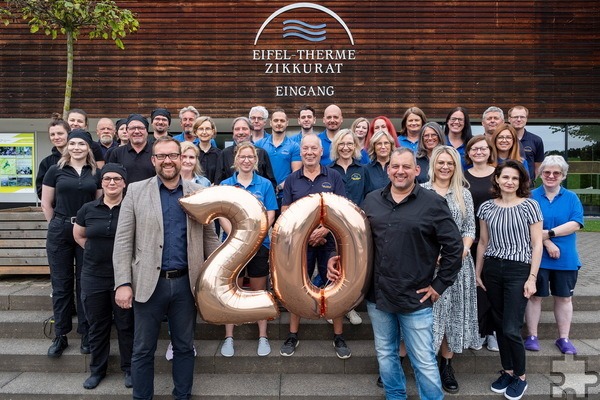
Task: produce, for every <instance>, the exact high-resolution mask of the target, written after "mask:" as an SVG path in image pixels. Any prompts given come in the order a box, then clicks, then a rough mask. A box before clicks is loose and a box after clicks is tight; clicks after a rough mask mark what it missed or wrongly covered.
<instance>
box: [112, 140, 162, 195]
mask: <svg viewBox="0 0 600 400" xmlns="http://www.w3.org/2000/svg"><path fill="white" fill-rule="evenodd" d="M107 162H109V163H118V164H121V165H123V166H124V167H125V170H127V184H128V185H129V184H130V183H133V182H139V181H143V180H144V179H148V178H152V177H153V176H154V175H156V170H155V169H154V165H152V145H151V144H150V143H149V142H148V143H146V146H145V147H144V148H143V149H142V150H141V151H140V152H139V153H138V152H137V151H135V149H134V148H133V147H131V143H128V144H126V145H125V146H119V147H115V148H114V149H112V151H111V152H110V153H109V155H108V160H107Z"/></svg>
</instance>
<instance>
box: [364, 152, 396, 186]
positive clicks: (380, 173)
mask: <svg viewBox="0 0 600 400" xmlns="http://www.w3.org/2000/svg"><path fill="white" fill-rule="evenodd" d="M365 170H366V173H367V179H368V182H369V189H368V191H369V192H372V191H373V190H376V189H381V188H382V187H384V186H386V185H387V184H388V183H390V178H388V175H387V165H386V169H383V168H381V164H379V161H377V160H375V161H371V163H369V164H367V165H365Z"/></svg>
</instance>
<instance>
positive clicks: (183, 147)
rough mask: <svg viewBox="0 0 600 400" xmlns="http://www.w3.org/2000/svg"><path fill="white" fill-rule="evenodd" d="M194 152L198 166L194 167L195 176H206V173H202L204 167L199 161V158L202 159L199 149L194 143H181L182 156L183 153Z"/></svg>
mask: <svg viewBox="0 0 600 400" xmlns="http://www.w3.org/2000/svg"><path fill="white" fill-rule="evenodd" d="M190 149H191V150H193V151H194V154H195V155H196V166H195V167H194V171H193V172H194V174H195V175H200V176H204V171H202V166H201V165H200V160H199V159H198V157H200V149H198V146H196V145H195V144H194V143H192V142H181V154H182V155H183V153H185V152H186V151H188V150H190Z"/></svg>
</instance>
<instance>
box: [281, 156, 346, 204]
mask: <svg viewBox="0 0 600 400" xmlns="http://www.w3.org/2000/svg"><path fill="white" fill-rule="evenodd" d="M314 193H335V194H337V195H340V196H344V197H346V189H345V188H344V180H343V179H342V176H341V175H340V174H339V173H338V172H337V171H334V170H333V169H331V168H328V167H325V166H323V165H321V172H320V173H319V175H317V177H316V178H315V180H314V181H311V180H310V179H309V178H307V177H306V176H305V175H304V167H302V168H300V169H299V170H298V171H294V172H292V173H291V174H290V176H288V177H287V178H286V180H285V185H284V186H283V202H282V205H284V206H289V205H290V204H292V203H293V202H295V201H296V200H299V199H301V198H303V197H306V196H308V195H309V194H314Z"/></svg>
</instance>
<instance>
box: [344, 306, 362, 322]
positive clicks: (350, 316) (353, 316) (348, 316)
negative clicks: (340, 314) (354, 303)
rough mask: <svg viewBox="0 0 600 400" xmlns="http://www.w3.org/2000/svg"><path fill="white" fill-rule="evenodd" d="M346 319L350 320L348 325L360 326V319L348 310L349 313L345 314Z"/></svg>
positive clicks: (355, 313)
mask: <svg viewBox="0 0 600 400" xmlns="http://www.w3.org/2000/svg"><path fill="white" fill-rule="evenodd" d="M346 318H348V319H349V320H350V323H351V324H352V325H360V324H362V318H361V317H360V315H358V313H357V312H356V311H354V310H350V312H349V313H348V314H346Z"/></svg>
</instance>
